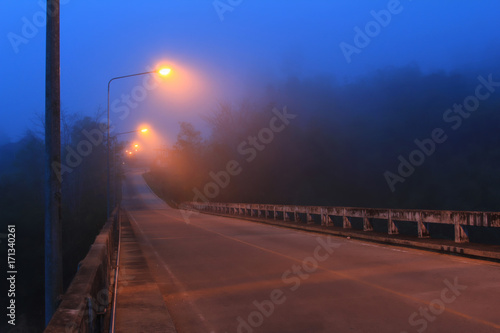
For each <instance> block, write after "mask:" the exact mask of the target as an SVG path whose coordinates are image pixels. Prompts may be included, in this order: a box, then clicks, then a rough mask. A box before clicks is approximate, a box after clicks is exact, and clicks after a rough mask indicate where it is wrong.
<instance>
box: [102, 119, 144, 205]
mask: <svg viewBox="0 0 500 333" xmlns="http://www.w3.org/2000/svg"><path fill="white" fill-rule="evenodd" d="M137 132H140V133H146V132H148V129H147V128H142V129H138V130H135V131H127V132H121V133H116V134H115V135H113V136H111V137H110V140H111V142H113V141H114V140H116V141H115V143H114V144H113V143H112V145H113V154H112V158H111V160H112V163H111V165H112V166H111V167H110V171H109V173H110V178H112V179H113V183H114V186H113V194H111V190H110V202H111V204H112V205H113V206H114V205H116V203H117V202H119V200H117V197H119V196H118V193H119V186H118V182H117V170H116V167H117V166H116V160H115V158H116V149H115V148H116V144H117V143H118V140H117V137H118V136H120V135H124V134H130V133H137ZM111 169H113V172H111ZM111 204H110V205H109V206H111Z"/></svg>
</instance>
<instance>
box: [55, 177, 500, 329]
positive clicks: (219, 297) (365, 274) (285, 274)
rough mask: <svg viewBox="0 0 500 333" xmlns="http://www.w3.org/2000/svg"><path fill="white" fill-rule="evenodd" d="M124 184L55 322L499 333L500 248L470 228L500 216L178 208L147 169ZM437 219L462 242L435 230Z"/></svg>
mask: <svg viewBox="0 0 500 333" xmlns="http://www.w3.org/2000/svg"><path fill="white" fill-rule="evenodd" d="M123 194H124V195H123V203H122V208H123V209H122V210H121V211H117V212H116V213H115V215H114V216H113V218H111V219H110V220H109V221H108V223H107V224H106V226H105V228H104V229H103V231H102V233H101V235H99V237H98V238H97V239H96V243H95V244H94V245H93V247H92V248H91V250H90V252H89V254H88V256H87V257H86V258H85V260H84V261H83V262H82V265H81V267H80V270H79V272H78V274H77V275H76V277H75V279H74V281H73V283H72V284H71V286H70V287H69V289H68V291H67V293H66V295H64V297H63V301H62V303H61V305H60V307H59V309H58V311H57V313H56V314H55V315H54V317H53V319H52V321H51V323H50V324H49V326H48V327H47V329H46V332H99V331H104V330H106V331H107V330H108V329H109V326H110V325H111V326H114V330H115V331H116V332H179V333H181V332H222V333H224V332H241V333H250V332H273V333H275V332H398V333H400V332H407V333H410V332H420V333H421V332H440V333H441V332H500V316H499V312H498V308H499V306H500V282H499V281H500V264H499V263H498V261H495V260H485V259H484V258H489V259H499V258H500V256H499V255H500V247H499V246H493V245H490V246H488V245H479V244H474V243H472V242H468V240H469V239H468V235H467V233H468V228H469V227H472V226H475V227H482V228H486V227H488V228H496V227H499V226H500V224H499V219H500V218H499V216H500V215H499V214H498V213H478V212H450V211H403V210H384V209H368V208H348V207H304V206H277V205H247V204H221V203H203V204H200V203H185V204H183V206H182V208H183V209H182V210H176V209H171V208H169V207H168V206H167V205H166V204H165V203H164V202H163V201H161V200H160V199H158V198H157V197H156V196H155V195H154V194H153V193H152V192H151V190H150V189H149V188H148V187H147V185H146V184H145V183H144V180H143V179H142V176H141V175H140V173H137V172H130V173H129V174H128V175H127V178H126V180H125V182H124V190H123ZM200 212H202V213H200ZM259 222H260V223H259ZM356 224H359V226H360V227H359V228H357V229H359V230H355V229H356V228H353V227H356V226H357V225H356ZM431 224H446V225H449V226H450V227H451V228H452V232H453V233H454V237H453V239H451V240H436V239H431V238H429V236H430V235H431V234H432V230H433V229H432V228H431V226H432V225H431ZM380 225H385V227H383V228H382V230H378V229H379V228H381V227H380ZM407 226H410V227H409V229H411V228H414V231H415V234H414V235H411V233H409V234H407V235H405V236H403V235H398V232H399V231H402V230H403V229H404V228H407ZM118 234H120V237H118ZM118 239H120V241H119V242H118ZM386 242H391V243H392V244H386ZM118 244H119V246H117V245H118ZM424 249H425V250H424ZM429 250H434V251H429ZM446 251H448V252H458V253H462V254H467V255H470V256H475V257H470V256H462V255H460V256H457V255H450V254H445V252H446ZM479 257H483V258H481V259H480V258H479ZM116 258H117V259H116ZM117 260H118V263H117V264H116V261H117ZM115 266H117V267H118V269H117V270H116V269H115ZM115 273H118V274H117V277H118V279H117V281H118V282H117V284H116V285H113V281H114V276H115ZM115 298H116V299H115ZM110 314H111V316H110ZM110 317H111V320H110ZM110 323H111V324H110Z"/></svg>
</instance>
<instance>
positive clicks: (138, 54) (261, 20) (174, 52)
mask: <svg viewBox="0 0 500 333" xmlns="http://www.w3.org/2000/svg"><path fill="white" fill-rule="evenodd" d="M43 3H44V1H40V2H37V1H28V0H4V1H2V2H1V3H0V12H1V13H2V15H1V20H0V36H1V38H0V50H1V53H0V54H1V59H2V61H1V62H0V77H1V80H2V81H1V82H2V89H1V92H0V97H1V101H2V108H1V113H2V116H3V122H1V123H0V142H2V141H4V140H5V136H6V137H7V138H9V139H10V140H14V141H15V140H17V139H19V138H20V137H21V136H22V135H23V134H24V132H25V131H26V130H27V129H28V128H31V129H37V127H36V124H37V123H39V121H38V120H37V116H36V115H37V114H38V115H43V112H44V89H45V88H44V75H45V74H44V71H45V26H44V24H43V7H44V6H43V5H41V4H43ZM231 4H232V5H231ZM499 9H500V3H498V1H495V0H483V1H473V0H469V1H464V0H462V1H444V0H443V1H432V0H418V1H415V0H414V1H411V0H401V1H395V0H390V1H388V0H377V1H375V0H358V1H318V0H316V1H311V0H303V1H302V0H286V1H281V0H280V1H271V0H242V1H236V0H232V1H228V0H221V1H212V0H169V1H167V0H161V1H160V0H148V1H132V0H121V1H117V0H114V1H99V0H86V1H80V0H61V85H62V87H61V102H62V109H63V110H64V112H67V113H69V114H72V113H78V114H82V115H94V114H95V113H96V112H97V110H98V109H100V110H101V111H105V110H106V92H107V90H106V88H107V82H108V80H109V79H111V78H112V77H116V76H122V75H128V74H134V73H140V72H144V71H148V70H151V69H155V68H157V67H158V66H159V65H160V64H166V65H169V66H170V67H172V70H173V72H172V73H173V75H172V76H171V77H168V78H165V79H162V82H160V83H159V84H158V88H156V89H152V90H148V93H147V95H146V96H143V97H141V100H140V101H134V100H132V102H130V101H129V102H128V103H130V104H127V102H125V100H124V99H123V100H122V98H123V95H124V94H125V95H127V94H131V93H132V91H133V90H134V88H135V89H136V91H135V92H136V93H138V94H139V93H140V92H141V91H142V90H141V91H140V88H136V87H137V86H139V87H140V86H143V85H144V84H147V83H144V82H145V81H144V80H146V78H145V77H137V78H129V79H123V80H119V81H116V82H113V83H112V88H111V101H112V102H113V101H115V100H118V102H116V105H115V106H116V107H122V109H121V110H122V111H116V110H115V111H116V112H114V113H113V112H112V115H111V117H112V121H113V123H114V124H115V125H116V129H115V131H116V132H123V131H129V130H134V129H136V128H138V126H139V125H140V124H150V125H151V126H152V127H153V129H154V130H155V131H157V132H158V133H161V134H163V136H164V137H165V139H164V141H165V143H172V140H174V138H175V134H176V131H177V130H178V122H179V121H190V122H192V123H194V124H195V125H196V126H203V120H202V119H201V117H200V115H202V114H204V113H206V112H208V111H210V110H211V109H212V108H214V107H215V105H216V104H217V102H218V101H230V102H235V103H238V102H239V101H240V100H241V99H244V98H250V99H251V98H256V97H258V96H259V95H260V94H262V92H263V91H264V90H265V88H266V87H267V86H268V85H269V84H270V83H273V82H279V81H280V80H284V79H285V78H287V77H288V76H291V75H295V76H298V77H299V78H308V77H314V76H316V75H331V76H332V77H334V78H335V79H336V81H337V82H339V83H344V82H349V81H351V80H353V79H355V78H357V77H360V76H363V75H367V74H369V73H371V72H373V71H375V70H376V69H378V68H384V67H387V66H395V67H398V66H405V65H407V64H410V63H416V64H418V65H419V66H420V68H421V69H422V70H424V71H426V72H432V71H437V70H445V71H451V70H455V69H459V70H464V71H467V70H471V71H473V70H474V68H477V67H479V66H480V65H482V64H484V63H487V62H492V63H493V62H494V61H497V59H498V56H499V55H500V52H498V33H499V31H500V20H498V12H499V11H498V10H499ZM381 11H382V12H381ZM387 13H390V16H387ZM374 22H377V23H374ZM358 28H359V29H358ZM366 29H368V32H367V31H366ZM369 29H372V30H369ZM360 30H361V31H363V34H364V35H365V36H358V35H359V31H360ZM370 35H371V37H370ZM346 49H347V50H350V51H353V50H356V51H355V52H351V53H350V54H349V55H346V53H345V50H346ZM343 50H344V52H343ZM154 79H155V78H148V80H149V81H148V82H149V83H151V82H154V81H151V80H154ZM137 96H139V95H137ZM135 102H137V103H135ZM123 107H128V109H129V110H128V112H126V111H124V109H123ZM115 109H116V108H115ZM305 111H306V110H305ZM125 113H127V115H126V116H123V115H124V114H125ZM122 116H123V117H122Z"/></svg>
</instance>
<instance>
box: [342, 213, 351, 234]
mask: <svg viewBox="0 0 500 333" xmlns="http://www.w3.org/2000/svg"><path fill="white" fill-rule="evenodd" d="M342 228H344V229H351V228H352V225H351V221H349V218H348V217H347V216H345V208H344V209H343V213H342Z"/></svg>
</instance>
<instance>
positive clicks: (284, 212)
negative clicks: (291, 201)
mask: <svg viewBox="0 0 500 333" xmlns="http://www.w3.org/2000/svg"><path fill="white" fill-rule="evenodd" d="M287 208H288V207H287V206H283V221H285V222H288V221H290V217H289V216H288V212H287Z"/></svg>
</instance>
